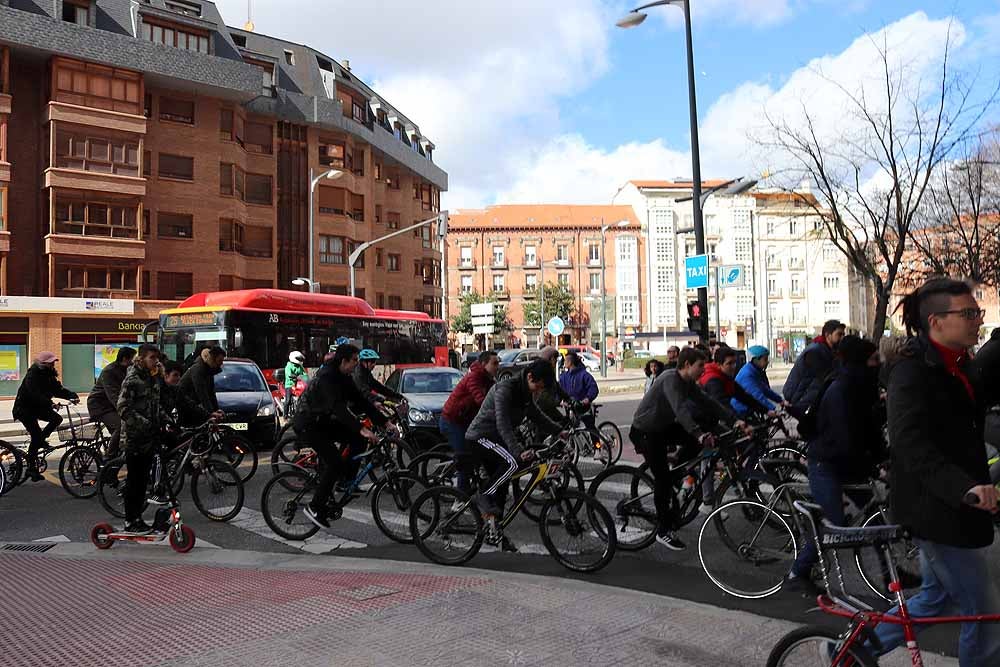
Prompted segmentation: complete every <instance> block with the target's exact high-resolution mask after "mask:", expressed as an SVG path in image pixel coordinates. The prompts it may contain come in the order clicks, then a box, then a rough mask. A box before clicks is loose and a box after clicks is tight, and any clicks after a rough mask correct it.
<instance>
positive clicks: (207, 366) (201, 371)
mask: <svg viewBox="0 0 1000 667" xmlns="http://www.w3.org/2000/svg"><path fill="white" fill-rule="evenodd" d="M225 360H226V351H225V350H223V349H222V348H221V347H210V348H206V349H204V350H202V351H201V356H199V357H198V359H197V360H196V361H195V362H194V363H193V364H192V365H191V367H190V368H189V369H187V372H186V373H184V376H183V377H182V378H181V383H180V385H179V386H180V391H181V392H182V393H183V394H185V395H187V397H188V398H190V399H191V400H193V401H194V402H195V403H197V404H198V405H200V406H201V407H202V408H204V409H205V410H208V411H209V412H218V411H219V399H218V397H217V396H216V395H215V376H216V375H218V374H219V373H221V372H222V363H223V362H224V361H225Z"/></svg>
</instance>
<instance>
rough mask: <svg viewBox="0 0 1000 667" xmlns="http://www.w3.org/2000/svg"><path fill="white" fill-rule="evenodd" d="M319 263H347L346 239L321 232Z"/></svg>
mask: <svg viewBox="0 0 1000 667" xmlns="http://www.w3.org/2000/svg"><path fill="white" fill-rule="evenodd" d="M319 263H320V264H345V263H346V259H345V257H344V239H343V238H342V237H340V236H327V235H325V234H320V237H319Z"/></svg>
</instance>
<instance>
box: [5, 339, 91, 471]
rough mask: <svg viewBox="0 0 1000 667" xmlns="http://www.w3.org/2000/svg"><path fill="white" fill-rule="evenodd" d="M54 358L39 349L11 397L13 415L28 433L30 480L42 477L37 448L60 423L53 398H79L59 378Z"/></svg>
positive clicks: (68, 399)
mask: <svg viewBox="0 0 1000 667" xmlns="http://www.w3.org/2000/svg"><path fill="white" fill-rule="evenodd" d="M57 361H59V357H57V356H56V355H55V354H53V353H52V352H39V353H38V356H37V357H36V358H35V363H33V364H32V365H31V368H29V369H28V372H27V373H25V374H24V381H23V382H21V386H20V387H18V388H17V398H15V399H14V408H13V417H14V419H16V420H17V421H19V422H21V424H22V425H23V426H24V428H25V430H26V431H28V434H29V435H30V436H31V443H30V444H29V445H28V462H27V463H28V475H29V476H30V477H31V481H33V482H38V481H41V480H42V479H43V477H42V473H40V472H38V450H39V449H42V448H44V447H45V441H46V440H48V439H49V436H50V435H52V432H53V431H55V430H56V429H57V428H58V427H59V424H61V423H62V416H61V415H60V414H59V413H58V412H56V411H55V410H53V409H52V399H53V398H62V399H65V400H67V401H73V402H74V403H79V402H80V397H79V396H77V394H76V392H73V391H70V390H69V389H67V388H66V387H64V386H62V383H61V382H59V374H58V373H57V372H56V362H57ZM40 421H41V422H45V428H40V427H39V426H38V422H40Z"/></svg>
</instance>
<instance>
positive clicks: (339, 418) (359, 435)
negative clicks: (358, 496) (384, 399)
mask: <svg viewBox="0 0 1000 667" xmlns="http://www.w3.org/2000/svg"><path fill="white" fill-rule="evenodd" d="M358 353H359V350H358V348H356V347H355V346H353V345H338V346H337V351H336V352H335V353H334V355H333V357H332V358H331V359H330V360H329V361H326V362H324V363H323V366H321V367H320V369H319V371H317V372H316V377H314V378H313V379H312V381H311V382H310V383H309V386H308V387H307V388H306V390H305V393H303V394H302V397H301V398H300V399H299V408H298V410H297V411H296V413H295V422H294V423H295V432H296V433H297V434H298V437H299V439H300V441H301V442H302V443H303V444H304V445H307V446H309V447H312V448H313V449H314V450H315V451H316V453H317V454H319V458H320V461H321V462H322V463H323V467H322V470H321V472H320V477H319V482H318V483H317V484H316V492H315V493H314V494H313V499H312V502H311V503H310V505H309V507H307V508H306V509H305V515H306V517H308V518H309V520H310V521H312V522H313V523H315V524H316V525H317V526H320V527H321V528H329V527H330V520H329V518H328V512H329V499H330V494H331V492H332V491H333V485H334V484H335V483H336V482H337V480H338V479H340V477H341V475H342V474H343V471H344V470H345V468H346V465H347V463H346V462H345V461H344V458H343V457H342V456H341V452H340V450H339V449H338V448H337V446H336V443H335V442H334V440H336V441H339V442H340V444H341V445H343V446H346V447H347V448H348V449H349V451H350V453H351V454H352V455H356V454H359V453H360V452H362V451H364V448H365V445H367V443H368V442H376V441H377V437H376V436H375V434H374V433H372V432H371V431H369V430H368V429H367V428H365V427H364V425H363V424H362V423H361V420H360V419H359V418H358V417H357V416H355V414H354V413H353V412H352V411H351V409H354V410H356V411H358V412H362V413H364V414H366V415H367V416H368V417H370V418H371V420H372V422H374V424H375V425H376V426H379V427H384V426H385V425H386V423H387V420H386V418H385V417H384V416H383V415H382V413H381V412H379V410H378V409H377V408H376V407H375V406H374V405H372V403H371V401H369V400H368V398H367V397H365V396H363V395H362V394H361V392H360V391H359V390H358V387H357V385H355V384H354V378H353V377H352V374H353V373H354V369H355V368H356V367H357V365H358Z"/></svg>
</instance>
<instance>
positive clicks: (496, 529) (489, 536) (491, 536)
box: [483, 516, 503, 547]
mask: <svg viewBox="0 0 1000 667" xmlns="http://www.w3.org/2000/svg"><path fill="white" fill-rule="evenodd" d="M485 519H486V525H485V526H484V530H483V532H484V533H485V535H484V537H483V541H484V542H486V544H489V545H490V546H494V547H499V546H501V542H502V541H503V533H502V532H500V526H498V525H497V519H496V517H495V516H489V517H485Z"/></svg>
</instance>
